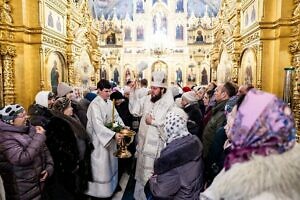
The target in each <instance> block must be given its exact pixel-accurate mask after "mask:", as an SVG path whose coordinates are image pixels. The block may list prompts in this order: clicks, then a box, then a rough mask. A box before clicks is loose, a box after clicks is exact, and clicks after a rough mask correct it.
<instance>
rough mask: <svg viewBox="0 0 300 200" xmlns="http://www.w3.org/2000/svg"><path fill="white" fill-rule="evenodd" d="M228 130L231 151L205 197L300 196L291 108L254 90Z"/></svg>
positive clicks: (299, 158) (298, 152)
mask: <svg viewBox="0 0 300 200" xmlns="http://www.w3.org/2000/svg"><path fill="white" fill-rule="evenodd" d="M233 117H234V118H233V119H234V120H233V122H232V123H227V127H226V131H227V132H228V133H227V135H228V138H230V139H231V143H232V146H231V151H230V153H229V154H228V155H227V157H226V159H225V163H224V169H223V170H222V171H221V172H220V174H219V175H218V176H217V177H216V178H215V179H214V181H213V183H212V185H211V186H210V187H209V188H208V189H207V190H206V191H205V192H204V193H202V194H201V199H224V200H227V199H230V200H235V199H236V200H237V199H268V200H269V199H282V200H283V199H300V190H299V188H300V182H299V180H300V148H299V146H297V145H295V142H296V138H295V130H296V129H295V123H294V119H293V116H292V113H291V109H290V108H289V107H288V106H287V105H286V104H285V103H284V102H283V101H281V100H279V99H278V98H276V97H275V96H274V95H272V94H269V93H265V92H262V91H258V90H255V89H252V90H250V91H249V92H248V93H247V95H246V96H245V98H244V100H243V101H242V103H241V104H239V103H238V109H237V112H235V116H233Z"/></svg>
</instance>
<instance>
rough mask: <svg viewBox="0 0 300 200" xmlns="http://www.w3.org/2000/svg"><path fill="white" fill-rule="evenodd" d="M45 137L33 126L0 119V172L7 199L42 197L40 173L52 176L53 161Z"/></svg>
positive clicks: (36, 198)
mask: <svg viewBox="0 0 300 200" xmlns="http://www.w3.org/2000/svg"><path fill="white" fill-rule="evenodd" d="M45 140H46V136H45V135H43V134H38V133H36V131H35V127H33V126H31V125H30V126H20V127H17V126H13V125H10V124H7V123H4V122H3V121H1V120H0V175H1V177H2V179H3V183H4V189H5V195H6V199H9V200H38V199H41V194H42V188H43V185H44V182H40V178H41V172H42V171H43V170H46V171H47V172H48V174H49V176H51V174H52V173H53V161H52V158H51V156H50V153H49V151H48V149H47V147H46V145H45Z"/></svg>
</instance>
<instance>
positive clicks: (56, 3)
mask: <svg viewBox="0 0 300 200" xmlns="http://www.w3.org/2000/svg"><path fill="white" fill-rule="evenodd" d="M47 2H49V3H51V4H52V5H54V6H55V7H56V8H59V10H60V11H65V10H66V9H67V7H66V5H65V4H64V3H62V2H63V1H61V0H47Z"/></svg>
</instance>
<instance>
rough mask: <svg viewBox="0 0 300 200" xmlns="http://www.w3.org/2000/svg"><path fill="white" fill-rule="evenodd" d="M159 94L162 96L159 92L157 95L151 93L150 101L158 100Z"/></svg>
mask: <svg viewBox="0 0 300 200" xmlns="http://www.w3.org/2000/svg"><path fill="white" fill-rule="evenodd" d="M161 96H162V94H161V93H159V94H158V95H154V96H152V95H151V99H150V100H151V102H152V103H155V102H157V101H158V100H160V98H161Z"/></svg>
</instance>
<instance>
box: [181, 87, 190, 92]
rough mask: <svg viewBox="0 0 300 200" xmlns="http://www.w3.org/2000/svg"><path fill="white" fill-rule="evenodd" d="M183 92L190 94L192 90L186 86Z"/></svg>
mask: <svg viewBox="0 0 300 200" xmlns="http://www.w3.org/2000/svg"><path fill="white" fill-rule="evenodd" d="M182 91H183V92H189V91H191V88H190V87H188V86H185V87H183V88H182Z"/></svg>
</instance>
